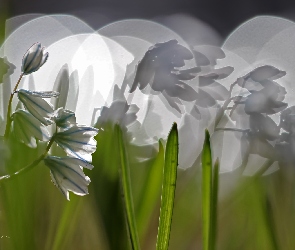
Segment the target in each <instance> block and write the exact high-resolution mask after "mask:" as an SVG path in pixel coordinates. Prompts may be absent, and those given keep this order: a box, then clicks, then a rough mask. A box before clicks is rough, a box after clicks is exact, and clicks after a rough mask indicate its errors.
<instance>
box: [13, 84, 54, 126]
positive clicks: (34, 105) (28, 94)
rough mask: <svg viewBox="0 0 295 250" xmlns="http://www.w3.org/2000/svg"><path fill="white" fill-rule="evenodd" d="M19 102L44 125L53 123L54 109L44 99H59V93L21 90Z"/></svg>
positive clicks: (18, 92)
mask: <svg viewBox="0 0 295 250" xmlns="http://www.w3.org/2000/svg"><path fill="white" fill-rule="evenodd" d="M17 95H18V98H19V100H20V101H21V102H22V103H23V104H24V106H25V108H26V109H27V110H28V111H29V112H30V113H31V114H32V115H33V116H35V117H36V118H37V119H38V120H39V121H40V122H42V123H43V124H44V125H50V124H52V123H53V121H52V116H53V112H54V110H53V107H52V105H51V104H49V103H48V102H46V101H45V100H43V98H50V97H57V96H58V95H59V93H58V92H55V91H40V92H37V91H30V90H25V89H20V90H18V91H17Z"/></svg>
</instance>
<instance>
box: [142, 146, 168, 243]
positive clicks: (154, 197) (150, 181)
mask: <svg viewBox="0 0 295 250" xmlns="http://www.w3.org/2000/svg"><path fill="white" fill-rule="evenodd" d="M164 153H165V152H164V145H163V144H162V143H161V142H160V141H159V153H158V155H157V157H156V159H155V160H154V161H153V163H152V164H151V165H150V167H149V168H148V173H147V175H146V178H145V179H144V181H143V183H144V184H143V188H142V190H141V192H140V195H139V196H140V197H142V198H141V199H140V202H139V204H138V208H139V209H138V212H137V222H138V224H137V225H138V232H139V238H140V239H143V238H144V236H145V234H146V232H147V230H148V229H149V228H148V225H149V222H150V221H151V216H152V215H153V212H154V210H155V207H157V204H158V202H159V196H160V195H161V188H162V178H163V165H164Z"/></svg>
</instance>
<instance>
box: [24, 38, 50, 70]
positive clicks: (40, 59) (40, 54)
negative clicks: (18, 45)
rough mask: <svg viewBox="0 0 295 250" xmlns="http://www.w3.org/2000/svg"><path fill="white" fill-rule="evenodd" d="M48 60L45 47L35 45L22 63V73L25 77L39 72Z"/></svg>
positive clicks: (38, 44)
mask: <svg viewBox="0 0 295 250" xmlns="http://www.w3.org/2000/svg"><path fill="white" fill-rule="evenodd" d="M47 59H48V52H46V53H45V54H44V47H43V48H41V44H40V43H35V44H33V45H32V47H31V48H29V49H28V51H27V52H26V53H25V55H24V57H23V63H22V72H23V73H24V75H28V74H31V73H33V72H35V71H37V70H38V69H39V68H40V67H41V66H42V65H43V64H44V63H45V62H46V61H47Z"/></svg>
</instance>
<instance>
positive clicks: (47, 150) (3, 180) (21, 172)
mask: <svg viewBox="0 0 295 250" xmlns="http://www.w3.org/2000/svg"><path fill="white" fill-rule="evenodd" d="M53 142H54V135H53V136H52V137H51V139H50V141H49V142H48V144H47V147H46V149H45V151H44V153H43V154H42V155H40V157H39V158H37V159H36V160H35V161H33V162H32V163H31V164H29V165H27V166H25V167H24V168H22V169H20V170H19V171H17V172H15V173H13V174H11V175H4V176H1V177H0V183H1V182H5V181H8V180H12V179H14V178H16V177H18V176H20V175H22V174H24V173H26V172H28V171H29V170H31V169H32V168H34V167H35V166H37V165H38V164H39V163H40V162H41V161H42V160H43V159H44V158H45V157H46V155H47V154H48V152H49V150H50V148H51V146H52V144H53Z"/></svg>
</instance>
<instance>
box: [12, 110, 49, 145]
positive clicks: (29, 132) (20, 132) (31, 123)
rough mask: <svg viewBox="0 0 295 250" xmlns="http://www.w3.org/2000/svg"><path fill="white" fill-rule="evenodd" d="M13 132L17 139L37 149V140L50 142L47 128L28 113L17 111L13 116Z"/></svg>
mask: <svg viewBox="0 0 295 250" xmlns="http://www.w3.org/2000/svg"><path fill="white" fill-rule="evenodd" d="M12 119H13V125H12V130H13V133H14V135H15V137H16V138H18V139H19V140H20V141H21V142H23V143H25V144H26V145H28V146H29V147H32V148H35V147H36V146H37V145H36V140H35V138H36V139H38V140H40V141H47V140H49V132H48V130H47V129H46V127H45V126H44V125H43V124H42V123H41V122H40V121H38V120H37V119H36V118H35V117H34V116H32V115H31V114H30V113H29V112H28V111H25V110H21V109H20V110H17V111H16V112H14V113H13V114H12Z"/></svg>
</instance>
